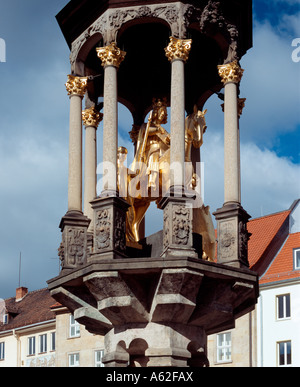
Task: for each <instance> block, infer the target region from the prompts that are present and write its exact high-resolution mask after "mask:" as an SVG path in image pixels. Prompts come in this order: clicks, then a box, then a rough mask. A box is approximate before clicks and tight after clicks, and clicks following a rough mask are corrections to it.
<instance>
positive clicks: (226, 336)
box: [217, 332, 231, 363]
mask: <svg viewBox="0 0 300 387" xmlns="http://www.w3.org/2000/svg"><path fill="white" fill-rule="evenodd" d="M228 361H231V332H227V333H221V334H219V335H217V362H218V363H221V362H228Z"/></svg>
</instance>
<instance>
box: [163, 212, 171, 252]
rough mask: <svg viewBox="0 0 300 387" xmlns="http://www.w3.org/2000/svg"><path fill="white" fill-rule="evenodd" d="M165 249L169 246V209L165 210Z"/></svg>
mask: <svg viewBox="0 0 300 387" xmlns="http://www.w3.org/2000/svg"><path fill="white" fill-rule="evenodd" d="M163 233H164V235H163V244H164V246H163V249H164V250H165V249H166V248H167V247H168V246H169V234H170V219H169V214H168V212H167V210H165V211H164V231H163Z"/></svg>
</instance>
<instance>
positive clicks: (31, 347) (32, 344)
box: [28, 336, 35, 356]
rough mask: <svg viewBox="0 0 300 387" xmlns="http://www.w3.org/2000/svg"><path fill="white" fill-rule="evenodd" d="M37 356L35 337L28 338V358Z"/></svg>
mask: <svg viewBox="0 0 300 387" xmlns="http://www.w3.org/2000/svg"><path fill="white" fill-rule="evenodd" d="M32 355H35V336H33V337H28V356H32Z"/></svg>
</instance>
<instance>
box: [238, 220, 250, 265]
mask: <svg viewBox="0 0 300 387" xmlns="http://www.w3.org/2000/svg"><path fill="white" fill-rule="evenodd" d="M250 236H251V233H249V232H248V230H247V224H246V223H245V222H244V221H242V220H241V221H240V222H239V258H240V259H241V260H242V261H243V262H248V241H249V239H250Z"/></svg>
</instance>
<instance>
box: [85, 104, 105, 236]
mask: <svg viewBox="0 0 300 387" xmlns="http://www.w3.org/2000/svg"><path fill="white" fill-rule="evenodd" d="M82 119H83V122H84V125H85V162H84V214H85V215H86V216H87V217H88V218H89V219H91V223H90V226H89V231H91V232H92V231H93V229H94V221H93V219H94V211H93V209H92V206H91V204H90V202H91V201H92V200H94V199H95V198H96V196H97V192H96V185H97V173H96V169H97V138H96V133H97V127H98V125H99V122H100V121H101V119H102V114H100V113H98V112H97V111H96V110H95V108H93V107H92V108H90V109H86V110H85V111H84V112H83V113H82Z"/></svg>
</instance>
